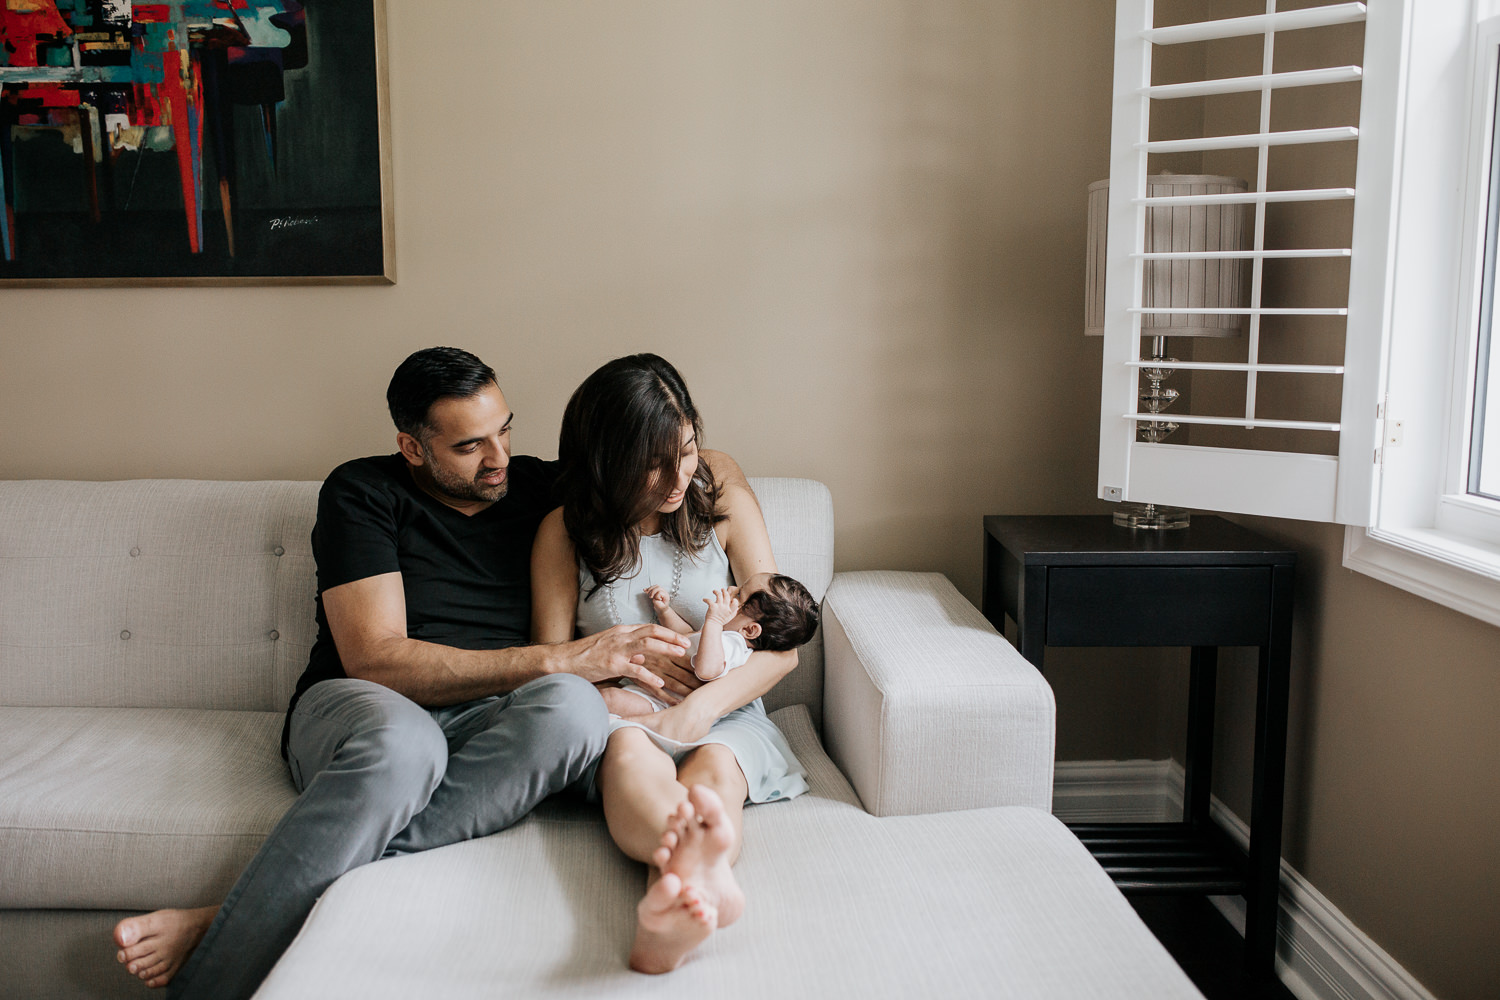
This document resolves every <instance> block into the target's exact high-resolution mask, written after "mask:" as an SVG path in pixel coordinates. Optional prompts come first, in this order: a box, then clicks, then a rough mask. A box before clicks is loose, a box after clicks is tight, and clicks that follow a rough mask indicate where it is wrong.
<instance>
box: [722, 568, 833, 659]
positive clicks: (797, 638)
mask: <svg viewBox="0 0 1500 1000" xmlns="http://www.w3.org/2000/svg"><path fill="white" fill-rule="evenodd" d="M740 612H741V613H742V614H744V615H745V616H746V617H747V618H753V619H755V621H757V622H759V623H760V635H759V636H757V637H756V638H755V639H754V640H753V641H752V642H750V644H749V645H750V647H751V648H752V649H771V650H786V649H796V648H797V647H798V646H801V645H803V644H805V643H806V642H807V641H808V640H809V639H811V638H812V637H813V633H814V632H816V631H817V630H818V602H817V601H815V600H813V595H812V594H810V593H808V591H807V588H806V587H804V586H802V584H800V583H798V582H797V581H796V580H793V579H792V578H791V577H789V576H782V575H781V574H776V575H775V576H772V577H771V578H770V579H769V580H767V581H766V586H765V589H764V590H757V591H756V592H755V593H753V594H751V595H750V596H749V597H747V598H745V602H744V603H743V604H742V605H740Z"/></svg>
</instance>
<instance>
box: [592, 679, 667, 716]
mask: <svg viewBox="0 0 1500 1000" xmlns="http://www.w3.org/2000/svg"><path fill="white" fill-rule="evenodd" d="M599 693H600V694H601V695H603V697H604V707H605V708H607V709H609V714H610V715H618V716H619V717H620V718H622V719H623V718H627V717H629V716H632V715H650V714H651V713H652V712H654V711H656V708H655V706H653V705H652V704H651V703H650V702H649V701H647V700H646V699H645V698H642V697H641V696H640V695H638V694H636V693H635V692H634V691H626V690H625V689H624V688H617V687H607V688H600V689H599Z"/></svg>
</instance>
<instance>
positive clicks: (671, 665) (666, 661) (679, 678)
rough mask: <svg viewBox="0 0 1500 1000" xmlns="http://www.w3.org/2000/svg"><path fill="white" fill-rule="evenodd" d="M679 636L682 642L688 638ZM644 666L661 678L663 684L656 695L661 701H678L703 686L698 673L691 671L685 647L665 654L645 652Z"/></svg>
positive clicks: (691, 667)
mask: <svg viewBox="0 0 1500 1000" xmlns="http://www.w3.org/2000/svg"><path fill="white" fill-rule="evenodd" d="M681 638H682V641H683V642H686V641H687V639H688V637H687V636H682V637H681ZM644 666H645V668H646V669H647V670H649V671H651V673H653V674H655V675H656V676H657V677H660V678H661V679H662V681H663V685H664V686H663V687H662V689H661V690H660V691H658V692H657V697H659V698H661V699H662V700H663V701H670V702H676V701H680V700H681V699H683V698H685V697H687V696H688V695H690V694H692V693H693V692H694V691H696V690H697V689H698V688H700V687H702V686H703V682H702V681H700V680H699V679H698V675H697V674H695V673H693V665H692V664H691V663H689V662H688V656H687V648H686V647H683V648H682V649H681V650H679V651H677V652H674V653H670V654H666V655H661V654H657V653H647V654H646V660H645V663H644Z"/></svg>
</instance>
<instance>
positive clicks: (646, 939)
mask: <svg viewBox="0 0 1500 1000" xmlns="http://www.w3.org/2000/svg"><path fill="white" fill-rule="evenodd" d="M635 915H636V930H635V944H634V945H633V946H632V947H631V949H630V967H631V968H632V969H634V970H635V971H636V972H648V973H651V974H653V975H656V974H659V973H663V972H671V971H672V970H673V969H675V968H677V967H678V966H679V965H681V964H682V960H683V959H684V958H687V956H688V953H689V952H691V951H692V950H693V949H694V948H696V947H698V946H699V945H700V944H702V943H703V942H704V941H705V940H707V938H708V936H709V935H710V934H712V933H713V932H714V928H715V927H716V926H717V923H718V916H719V912H718V910H716V909H715V908H714V906H713V904H712V903H709V902H708V901H707V900H705V899H704V898H703V896H702V895H701V894H700V893H699V892H698V890H696V889H694V888H693V887H692V886H684V885H683V884H682V879H680V878H678V877H677V876H676V875H673V874H672V873H671V872H667V873H666V874H664V875H662V877H661V878H659V879H657V880H656V884H654V885H653V886H651V888H649V889H647V890H646V895H644V896H642V897H641V901H640V903H639V904H637V905H636V908H635Z"/></svg>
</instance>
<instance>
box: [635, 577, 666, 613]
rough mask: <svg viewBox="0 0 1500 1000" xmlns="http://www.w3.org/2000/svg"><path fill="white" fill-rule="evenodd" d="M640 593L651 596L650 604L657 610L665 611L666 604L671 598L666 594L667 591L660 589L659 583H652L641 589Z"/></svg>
mask: <svg viewBox="0 0 1500 1000" xmlns="http://www.w3.org/2000/svg"><path fill="white" fill-rule="evenodd" d="M641 593H643V594H645V595H646V596H647V597H649V598H651V606H652V607H653V608H655V609H656V610H657V611H659V612H660V611H665V610H666V609H667V605H668V604H669V603H671V598H670V597H669V596H668V595H667V592H666V591H665V590H663V589H662V587H661V585H660V584H657V583H653V584H652V585H651V586H649V587H647V588H646V589H645V590H643V591H641Z"/></svg>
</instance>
